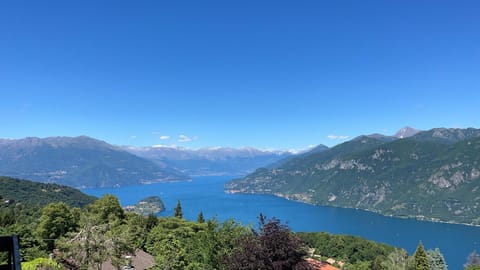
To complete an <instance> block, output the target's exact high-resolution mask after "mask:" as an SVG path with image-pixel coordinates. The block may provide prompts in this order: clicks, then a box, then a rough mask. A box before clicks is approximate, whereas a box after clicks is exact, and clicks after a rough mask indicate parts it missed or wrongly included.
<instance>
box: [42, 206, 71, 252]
mask: <svg viewBox="0 0 480 270" xmlns="http://www.w3.org/2000/svg"><path fill="white" fill-rule="evenodd" d="M79 218H80V210H79V209H78V208H73V209H70V208H69V207H68V206H67V205H66V204H65V203H63V202H59V203H50V204H48V205H47V206H45V207H44V208H43V209H42V215H41V217H40V223H39V224H38V226H37V228H36V233H37V234H38V235H39V236H40V237H41V238H42V239H43V240H44V241H47V250H53V248H54V245H53V243H54V242H53V241H54V240H56V239H57V238H59V237H61V236H64V235H65V234H66V233H67V232H71V231H74V230H75V229H76V228H77V227H78V222H79Z"/></svg>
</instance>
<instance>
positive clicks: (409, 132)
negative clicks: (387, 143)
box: [393, 127, 421, 139]
mask: <svg viewBox="0 0 480 270" xmlns="http://www.w3.org/2000/svg"><path fill="white" fill-rule="evenodd" d="M420 131H421V130H418V129H414V128H411V127H404V128H401V129H400V130H399V131H397V133H395V135H393V137H396V138H399V139H404V138H408V137H412V136H413V135H415V134H417V133H419V132H420Z"/></svg>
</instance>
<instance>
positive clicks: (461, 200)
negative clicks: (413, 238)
mask: <svg viewBox="0 0 480 270" xmlns="http://www.w3.org/2000/svg"><path fill="white" fill-rule="evenodd" d="M479 136H480V130H477V129H433V130H429V131H424V132H420V133H418V134H416V135H414V136H412V137H409V138H405V139H394V138H393V139H392V138H391V137H386V136H383V137H382V136H360V137H358V138H355V139H353V140H351V141H349V142H346V143H343V144H340V145H338V146H335V147H333V148H331V149H328V150H326V151H323V152H320V153H311V154H306V155H303V156H300V157H297V158H293V159H291V160H289V161H288V162H287V163H285V164H283V165H282V166H279V167H277V168H271V169H265V168H262V169H258V170H257V171H256V172H254V173H252V174H250V175H248V176H246V177H244V178H242V179H237V180H233V181H231V182H229V183H227V184H226V189H227V191H228V192H244V193H266V194H274V195H277V196H281V197H285V198H288V199H293V200H299V201H303V202H307V203H312V204H317V205H331V206H340V207H350V208H360V209H364V210H369V211H373V212H378V213H381V214H384V215H392V216H397V217H415V218H419V219H428V220H433V221H444V222H455V223H466V224H475V225H479V224H480V218H479V216H480V189H479V187H480V185H479V184H480V137H479Z"/></svg>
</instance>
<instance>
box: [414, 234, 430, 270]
mask: <svg viewBox="0 0 480 270" xmlns="http://www.w3.org/2000/svg"><path fill="white" fill-rule="evenodd" d="M413 256H414V258H415V270H430V265H429V264H428V258H427V253H426V252H425V249H424V248H423V244H422V241H420V242H419V243H418V246H417V250H415V254H414V255H413Z"/></svg>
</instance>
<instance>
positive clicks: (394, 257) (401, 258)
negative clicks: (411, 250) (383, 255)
mask: <svg viewBox="0 0 480 270" xmlns="http://www.w3.org/2000/svg"><path fill="white" fill-rule="evenodd" d="M407 264H408V254H407V252H406V251H405V250H404V249H395V250H394V251H393V252H392V253H390V254H389V255H388V256H387V259H386V260H385V261H383V262H382V263H381V266H382V269H385V270H404V269H406V268H407Z"/></svg>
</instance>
